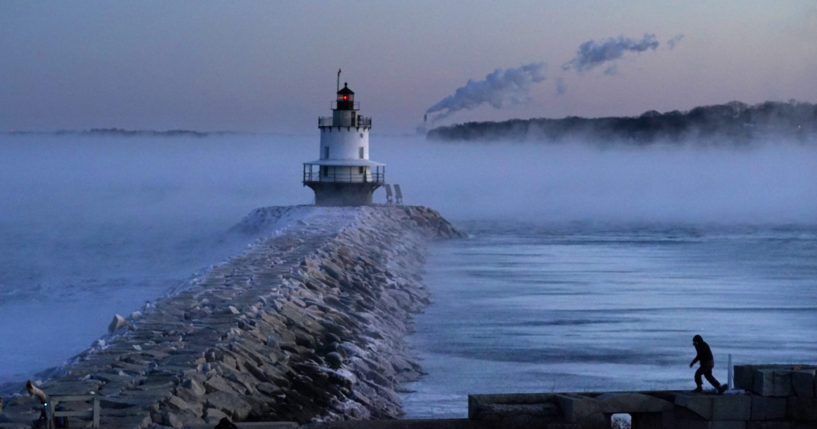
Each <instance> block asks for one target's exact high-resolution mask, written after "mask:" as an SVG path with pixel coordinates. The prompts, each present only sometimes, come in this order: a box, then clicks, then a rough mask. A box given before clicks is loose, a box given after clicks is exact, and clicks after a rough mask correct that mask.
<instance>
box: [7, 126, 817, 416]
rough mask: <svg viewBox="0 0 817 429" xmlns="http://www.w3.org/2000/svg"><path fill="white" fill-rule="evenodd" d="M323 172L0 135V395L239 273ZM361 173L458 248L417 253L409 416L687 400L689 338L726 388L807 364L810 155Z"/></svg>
mask: <svg viewBox="0 0 817 429" xmlns="http://www.w3.org/2000/svg"><path fill="white" fill-rule="evenodd" d="M317 157H318V138H317V135H309V136H284V135H219V136H210V137H203V138H187V137H183V138H182V137H177V138H156V137H127V138H123V137H110V136H107V137H101V136H83V135H63V136H54V135H25V136H0V184H2V185H1V186H0V238H1V239H0V258H2V260H3V264H2V266H0V385H4V384H5V386H6V387H5V388H4V389H5V391H6V392H8V391H16V390H19V387H20V383H21V382H22V381H24V380H25V379H26V378H37V377H42V376H43V374H41V373H40V372H41V371H43V370H46V369H48V368H50V367H54V366H57V365H60V364H62V363H63V362H65V361H66V360H67V359H69V358H70V357H71V356H74V355H76V354H77V353H79V352H81V351H82V350H84V349H85V348H87V347H88V346H89V345H91V344H92V343H93V342H94V341H96V340H97V339H98V338H100V337H101V336H104V335H105V333H106V330H107V325H108V322H109V321H110V320H111V319H112V318H113V315H114V314H116V313H119V314H122V315H128V314H130V313H131V312H133V311H136V310H138V309H139V308H141V307H142V306H143V305H145V303H146V302H149V301H153V300H156V299H160V298H161V297H162V296H163V295H164V294H165V293H167V292H168V291H170V290H172V289H173V288H174V287H176V286H178V285H180V284H184V283H185V282H186V281H189V280H190V279H191V278H194V277H195V276H196V275H197V273H200V272H202V270H206V269H207V268H208V267H210V266H212V265H213V264H216V263H219V262H221V261H223V260H225V259H226V258H228V257H229V256H231V255H235V254H237V253H239V252H241V251H242V249H244V248H245V246H246V245H247V244H248V243H249V242H251V241H253V240H255V239H256V238H257V237H248V236H238V235H236V234H233V233H230V232H229V230H230V228H231V227H232V226H233V225H235V224H236V223H238V222H239V221H240V220H241V218H242V217H243V216H245V215H246V214H248V213H249V212H250V211H251V210H253V209H254V208H256V207H262V206H270V205H292V204H308V203H310V201H311V198H312V196H311V192H310V191H309V189H308V188H304V187H303V186H302V185H301V183H300V181H301V174H302V169H301V163H302V162H305V161H311V160H313V159H316V158H317ZM371 157H372V159H373V160H377V161H382V162H385V163H387V175H386V178H387V180H388V181H389V182H391V183H400V184H401V187H402V188H403V193H404V197H405V202H406V203H407V204H418V205H425V206H429V207H432V208H434V209H437V210H438V211H440V212H441V213H442V214H443V215H444V216H445V217H446V218H448V219H449V220H451V221H452V222H453V223H454V224H455V225H456V226H457V227H459V228H460V229H462V230H463V231H465V232H467V233H468V234H469V238H467V239H462V240H454V241H446V242H440V243H435V244H434V245H433V246H432V247H431V248H430V251H429V256H428V262H427V268H426V273H425V274H424V276H425V277H424V278H425V281H426V284H427V285H428V287H429V289H430V291H431V293H432V299H433V301H434V303H433V304H432V305H431V306H430V307H428V309H427V311H425V312H424V313H423V314H420V315H418V316H417V319H416V321H415V329H416V333H415V334H414V335H412V336H410V337H409V338H408V340H409V342H410V344H411V345H412V346H413V347H414V349H415V350H416V351H417V353H418V355H419V356H420V357H421V358H422V365H423V367H424V369H425V371H426V372H427V373H428V375H427V376H425V377H424V378H423V379H421V380H420V381H418V382H416V383H412V384H410V385H408V386H406V389H407V390H409V391H412V392H410V393H406V394H405V395H404V396H403V400H404V402H405V408H406V415H407V416H408V417H428V416H464V415H465V410H466V407H467V399H466V395H467V394H468V393H488V392H525V391H527V392H535V391H566V390H596V389H605V390H610V389H670V388H690V387H691V381H690V380H691V376H692V370H690V369H689V368H688V367H687V364H688V363H689V361H690V360H691V359H692V357H693V355H694V353H693V350H692V345H691V337H692V335H694V334H695V333H698V334H701V335H702V336H703V337H704V338H705V339H706V340H707V341H709V342H710V344H711V345H712V348H713V351H714V352H715V354H716V359H717V367H716V375H717V376H718V377H719V378H721V379H725V373H724V368H725V357H726V355H727V354H732V356H733V359H734V361H735V362H736V363H742V362H797V361H808V360H809V359H810V362H812V363H813V359H814V356H815V355H817V353H816V352H817V337H815V336H814V335H813V334H812V331H813V327H814V326H817V323H815V322H817V296H816V295H815V294H816V293H817V257H816V256H817V216H815V214H817V146H815V145H814V144H804V143H802V142H761V143H759V144H757V145H754V146H748V147H747V146H745V145H744V146H742V147H740V148H732V147H728V146H725V147H711V146H706V147H698V146H696V145H682V146H662V145H655V146H652V147H629V146H624V147H614V146H609V145H600V144H595V143H586V142H571V143H565V144H559V145H547V144H539V143H507V142H492V143H469V144H465V143H438V142H427V141H425V140H422V139H418V138H416V137H406V136H388V135H377V134H373V135H372V140H371ZM384 200H385V196H384V195H383V191H382V190H378V191H377V192H376V193H375V201H380V202H382V201H384ZM0 390H3V388H0Z"/></svg>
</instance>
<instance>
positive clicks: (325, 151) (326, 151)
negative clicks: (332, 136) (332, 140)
mask: <svg viewBox="0 0 817 429" xmlns="http://www.w3.org/2000/svg"><path fill="white" fill-rule="evenodd" d="M323 159H329V148H328V147H324V148H323Z"/></svg>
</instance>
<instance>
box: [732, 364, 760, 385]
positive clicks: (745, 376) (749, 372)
mask: <svg viewBox="0 0 817 429" xmlns="http://www.w3.org/2000/svg"><path fill="white" fill-rule="evenodd" d="M755 368H756V367H755V366H753V365H735V366H734V369H735V379H734V382H735V388H736V389H743V390H746V391H751V390H752V387H753V386H754V384H753V383H754V381H753V378H754V376H755Z"/></svg>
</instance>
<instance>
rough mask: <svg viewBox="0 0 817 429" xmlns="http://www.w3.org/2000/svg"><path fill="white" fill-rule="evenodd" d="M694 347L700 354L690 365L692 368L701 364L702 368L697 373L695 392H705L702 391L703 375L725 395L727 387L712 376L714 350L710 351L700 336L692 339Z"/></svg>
mask: <svg viewBox="0 0 817 429" xmlns="http://www.w3.org/2000/svg"><path fill="white" fill-rule="evenodd" d="M692 345H693V346H695V351H696V352H698V354H697V355H696V356H695V359H692V362H690V363H689V367H690V368H692V365H695V362H700V363H701V366H700V367H698V370H697V371H695V384H696V385H697V386H698V387H696V388H695V390H693V392H701V391H703V389H701V385H702V384H703V382H702V381H701V376H702V375H703V376H704V377H706V379H707V381H709V383H710V384H712V386H714V387H715V390H717V391H718V393H723V391H724V390H726V385H721V384H720V383H719V382H718V379H716V378H715V377H714V376H713V375H712V369H713V368H715V358H714V357H713V356H712V350H710V349H709V344H707V343H706V341H704V339H703V338H701V336H700V335H696V336H694V337H692Z"/></svg>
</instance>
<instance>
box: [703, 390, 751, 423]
mask: <svg viewBox="0 0 817 429" xmlns="http://www.w3.org/2000/svg"><path fill="white" fill-rule="evenodd" d="M710 398H711V399H712V420H716V421H717V420H749V418H750V417H751V414H752V398H751V396H746V395H724V396H710Z"/></svg>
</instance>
